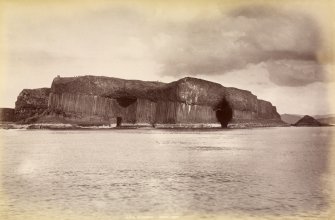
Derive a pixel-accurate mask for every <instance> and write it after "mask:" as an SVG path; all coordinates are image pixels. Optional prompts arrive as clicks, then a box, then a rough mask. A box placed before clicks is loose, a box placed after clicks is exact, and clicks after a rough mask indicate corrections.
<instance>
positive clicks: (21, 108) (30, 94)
mask: <svg viewBox="0 0 335 220" xmlns="http://www.w3.org/2000/svg"><path fill="white" fill-rule="evenodd" d="M49 94H50V88H40V89H24V90H22V92H21V93H20V94H19V96H18V97H17V101H16V102H15V117H16V120H19V121H20V120H24V119H27V118H29V117H33V116H37V115H40V114H42V113H43V112H44V111H45V110H46V109H47V108H48V99H49Z"/></svg>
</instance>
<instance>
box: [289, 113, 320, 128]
mask: <svg viewBox="0 0 335 220" xmlns="http://www.w3.org/2000/svg"><path fill="white" fill-rule="evenodd" d="M322 125H323V124H322V123H321V122H319V121H318V120H316V119H315V118H313V117H312V116H309V115H305V116H304V117H302V118H301V119H300V120H299V121H297V122H296V123H295V124H294V126H311V127H318V126H322Z"/></svg>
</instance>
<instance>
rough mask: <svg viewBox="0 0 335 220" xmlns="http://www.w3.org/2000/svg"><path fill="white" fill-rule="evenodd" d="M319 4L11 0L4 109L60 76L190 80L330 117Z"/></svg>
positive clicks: (329, 70)
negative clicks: (30, 0) (22, 0)
mask: <svg viewBox="0 0 335 220" xmlns="http://www.w3.org/2000/svg"><path fill="white" fill-rule="evenodd" d="M324 2H326V1H324ZM303 6H304V5H303ZM317 6H318V7H319V5H317ZM318 7H315V6H313V5H310V6H306V7H296V6H290V7H287V6H283V5H275V4H271V5H264V4H252V5H250V4H249V5H247V4H243V5H236V6H235V5H232V4H229V6H228V5H224V4H223V5H222V4H219V3H217V2H214V1H213V2H212V3H211V4H202V5H201V6H192V7H191V6H190V5H187V4H184V5H183V4H175V5H166V4H162V5H160V4H155V5H150V6H148V5H145V6H144V5H141V4H102V5H98V4H97V5H94V6H92V5H87V7H85V6H83V7H74V6H73V5H66V4H63V5H56V4H55V5H53V4H51V5H50V4H42V3H39V4H32V5H27V4H10V3H8V4H6V5H5V7H4V9H3V12H4V13H3V20H2V23H3V24H4V25H2V26H1V27H2V32H1V33H2V35H3V36H2V37H3V39H4V42H5V47H4V49H3V51H4V55H5V56H4V58H5V59H4V61H3V62H4V64H5V65H4V69H3V72H2V73H1V74H2V86H1V90H0V93H1V94H2V98H1V100H0V107H14V103H15V100H16V97H17V96H18V94H19V92H20V91H21V90H22V89H24V88H39V87H50V86H51V82H52V80H53V78H54V77H56V76H57V75H60V76H78V75H104V76H112V77H119V78H126V79H141V80H152V81H156V80H159V81H163V82H170V81H173V80H177V79H179V78H182V77H184V76H193V77H198V78H202V79H206V80H211V81H215V82H218V83H220V84H222V85H224V86H227V87H237V88H241V89H246V90H250V91H251V92H252V93H253V94H255V95H257V96H258V97H259V98H261V99H265V100H268V101H271V102H272V104H273V105H275V106H277V109H278V111H279V113H281V114H282V113H296V114H311V115H313V114H328V113H333V112H332V110H331V109H329V97H330V94H331V93H332V92H333V90H334V89H333V88H334V87H335V86H334V85H335V82H334V80H333V79H334V77H333V70H334V65H333V54H332V53H333V51H332V50H333V43H334V42H332V41H330V40H329V39H328V35H330V33H331V32H327V31H325V30H326V28H325V27H327V26H328V25H330V27H331V29H332V28H334V24H333V23H330V22H329V23H327V22H326V21H327V20H329V19H328V18H327V17H326V16H327V14H326V13H325V12H323V11H322V12H318ZM323 7H325V6H324V5H322V6H320V8H319V9H320V10H321V9H322V10H324V9H323ZM315 11H316V12H317V13H316V12H315ZM323 16H324V17H323ZM332 30H333V29H332Z"/></svg>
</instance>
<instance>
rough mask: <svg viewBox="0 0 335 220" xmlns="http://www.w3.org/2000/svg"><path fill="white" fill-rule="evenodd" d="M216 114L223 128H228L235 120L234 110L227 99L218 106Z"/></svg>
mask: <svg viewBox="0 0 335 220" xmlns="http://www.w3.org/2000/svg"><path fill="white" fill-rule="evenodd" d="M215 113H216V118H217V120H218V121H219V122H220V124H221V127H222V128H227V126H228V123H229V122H230V121H231V119H232V118H233V110H232V108H231V107H230V105H229V103H228V102H227V100H226V99H222V101H221V102H220V103H219V104H218V105H217V106H216V108H215Z"/></svg>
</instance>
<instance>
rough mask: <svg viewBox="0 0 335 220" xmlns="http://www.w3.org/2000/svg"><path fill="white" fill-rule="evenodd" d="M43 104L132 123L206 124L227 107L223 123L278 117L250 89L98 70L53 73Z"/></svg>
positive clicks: (55, 110)
mask: <svg viewBox="0 0 335 220" xmlns="http://www.w3.org/2000/svg"><path fill="white" fill-rule="evenodd" d="M223 101H224V102H225V103H227V104H226V106H223V105H222V102H223ZM222 108H224V109H222ZM48 110H49V115H54V116H57V117H61V118H62V119H65V120H67V121H69V122H73V123H85V124H87V123H105V124H110V123H116V122H117V120H118V119H117V118H119V120H122V122H123V123H131V124H142V123H146V124H152V125H153V124H190V123H200V124H201V123H205V124H208V123H219V121H218V113H219V114H221V115H222V114H225V113H224V112H231V116H230V118H229V117H228V118H229V119H225V120H228V121H227V123H228V122H229V121H230V120H231V119H232V122H236V123H239V122H242V121H252V120H253V121H255V120H258V119H261V120H275V121H278V122H280V116H279V114H278V113H277V111H276V108H275V107H274V106H272V104H271V103H270V102H267V101H263V100H259V99H257V97H256V96H255V95H253V94H252V93H251V92H249V91H246V90H241V89H237V88H229V87H224V86H222V85H220V84H218V83H213V82H209V81H206V80H201V79H196V78H190V77H186V78H183V79H180V80H178V81H175V82H172V83H168V84H165V83H161V82H146V81H139V80H123V79H119V78H111V77H103V76H83V77H67V78H60V77H57V78H55V79H54V81H53V83H52V86H51V92H50V95H49V99H48ZM223 118H227V117H223Z"/></svg>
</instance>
